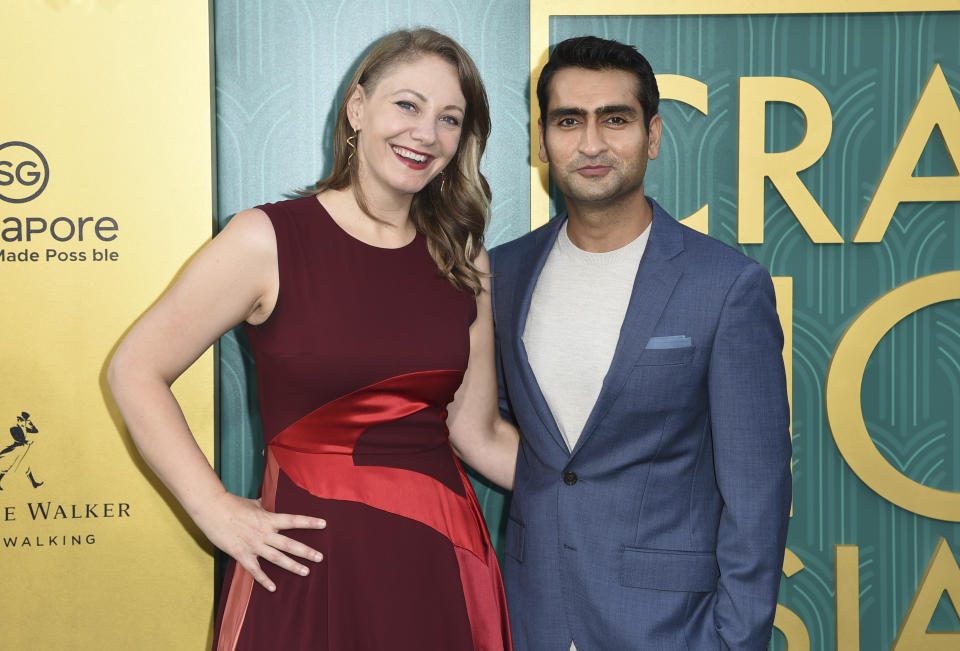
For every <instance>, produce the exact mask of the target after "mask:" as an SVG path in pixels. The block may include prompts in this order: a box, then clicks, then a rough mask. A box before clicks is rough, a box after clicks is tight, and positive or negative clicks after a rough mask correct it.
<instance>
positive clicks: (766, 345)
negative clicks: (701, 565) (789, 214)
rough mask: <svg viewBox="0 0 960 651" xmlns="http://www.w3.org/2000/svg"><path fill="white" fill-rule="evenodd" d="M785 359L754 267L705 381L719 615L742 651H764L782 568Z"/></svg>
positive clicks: (723, 633)
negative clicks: (716, 499)
mask: <svg viewBox="0 0 960 651" xmlns="http://www.w3.org/2000/svg"><path fill="white" fill-rule="evenodd" d="M782 351H783V332H782V330H781V328H780V320H779V317H778V316H777V311H776V298H775V295H774V291H773V282H772V281H771V279H770V275H769V274H768V273H767V271H766V270H765V269H764V268H763V267H761V266H760V265H758V264H751V265H749V266H748V267H746V268H745V269H744V270H743V271H742V272H741V274H740V276H739V277H738V278H737V280H736V281H735V282H734V284H733V286H732V287H731V289H730V291H729V293H728V295H727V297H726V300H725V301H724V305H723V308H722V311H721V314H720V321H719V325H718V328H717V333H716V337H715V339H714V344H713V349H712V351H711V358H710V370H709V378H708V382H709V398H710V418H711V423H712V429H713V448H714V449H713V453H714V463H715V466H716V478H717V486H718V487H719V490H720V494H721V496H722V498H723V510H722V512H721V516H720V526H719V529H718V533H717V562H718V565H719V567H720V579H719V583H718V587H717V604H716V610H715V612H714V615H715V620H716V625H717V630H718V632H719V635H720V638H721V640H723V642H724V644H725V645H726V646H725V648H728V649H735V650H737V651H741V650H743V651H747V650H749V651H753V650H756V651H762V650H765V649H766V648H767V645H768V643H769V640H770V634H771V631H772V625H773V617H774V612H775V611H776V604H777V593H778V590H779V585H780V573H781V570H782V567H783V553H784V546H785V544H786V536H787V523H788V519H789V509H790V499H791V483H792V482H791V476H790V458H791V454H792V451H791V445H790V432H789V407H788V404H787V392H786V376H785V373H784V367H783V357H782Z"/></svg>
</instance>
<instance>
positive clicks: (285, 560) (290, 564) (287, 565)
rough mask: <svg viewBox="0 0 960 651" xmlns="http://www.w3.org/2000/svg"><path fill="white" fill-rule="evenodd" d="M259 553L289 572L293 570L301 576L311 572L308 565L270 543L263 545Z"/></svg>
mask: <svg viewBox="0 0 960 651" xmlns="http://www.w3.org/2000/svg"><path fill="white" fill-rule="evenodd" d="M259 554H260V557H261V558H263V559H264V560H268V561H270V562H271V563H273V564H274V565H276V566H277V567H279V568H282V569H284V570H287V571H288V572H293V573H294V574H299V575H300V576H306V575H308V574H310V569H309V568H308V567H307V566H306V565H303V564H301V563H298V562H297V561H295V560H293V559H292V558H290V557H289V556H287V555H286V554H284V553H283V552H281V551H280V550H279V549H277V548H276V547H273V546H272V545H270V544H269V543H268V544H265V545H264V546H263V548H262V549H261V550H260V552H259ZM268 589H269V588H268Z"/></svg>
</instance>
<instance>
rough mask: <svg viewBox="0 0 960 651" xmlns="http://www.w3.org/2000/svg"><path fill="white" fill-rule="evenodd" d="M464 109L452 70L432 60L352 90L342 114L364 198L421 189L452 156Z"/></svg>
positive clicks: (403, 196)
mask: <svg viewBox="0 0 960 651" xmlns="http://www.w3.org/2000/svg"><path fill="white" fill-rule="evenodd" d="M369 85H370V84H368V86H369ZM466 109H467V102H466V100H465V99H464V97H463V93H462V92H461V90H460V81H459V79H458V77H457V71H456V69H455V68H454V67H453V66H452V65H450V64H449V63H447V62H446V61H444V60H443V59H440V58H439V57H436V56H432V55H427V56H423V57H421V58H419V59H417V60H415V61H411V62H407V63H398V64H396V65H394V66H393V67H392V68H390V69H389V70H388V71H387V72H386V73H385V74H384V75H383V76H382V77H381V78H380V79H379V80H377V81H376V83H375V84H374V85H373V87H372V88H363V87H360V86H358V87H357V90H356V91H355V92H354V94H353V95H352V96H351V98H350V102H349V103H348V112H347V115H348V117H349V119H350V124H351V126H352V127H353V128H354V130H356V131H358V132H359V135H358V137H357V154H356V155H357V156H358V157H359V161H358V162H359V165H360V168H359V171H360V183H361V186H362V188H363V193H364V195H365V196H367V197H368V198H370V199H371V200H373V201H377V199H378V198H379V199H380V200H381V201H393V200H398V199H399V200H409V197H410V196H412V195H413V194H415V193H416V192H419V191H420V190H422V189H423V188H424V186H426V185H427V183H429V182H430V180H431V179H433V177H435V176H436V175H437V174H439V173H440V171H441V170H442V169H443V168H444V167H446V165H447V163H449V162H450V160H451V159H452V158H453V156H454V155H455V154H456V152H457V145H458V144H459V143H460V133H461V131H462V125H463V118H464V114H465V112H466Z"/></svg>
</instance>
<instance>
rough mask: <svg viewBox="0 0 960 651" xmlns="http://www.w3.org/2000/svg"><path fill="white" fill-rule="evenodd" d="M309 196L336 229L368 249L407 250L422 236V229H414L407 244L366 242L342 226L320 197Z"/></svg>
mask: <svg viewBox="0 0 960 651" xmlns="http://www.w3.org/2000/svg"><path fill="white" fill-rule="evenodd" d="M308 198H310V199H313V202H314V203H315V204H316V205H317V207H318V208H319V210H320V213H321V214H322V215H323V216H324V217H326V218H327V219H329V220H330V223H331V224H333V226H334V227H335V228H336V230H337V231H339V232H340V233H342V234H343V236H344V237H345V238H346V239H348V240H351V241H353V242H356V243H357V244H359V245H360V246H363V247H366V248H368V249H373V250H375V251H405V250H408V249H410V248H412V247H413V245H414V244H416V242H417V240H419V239H420V238H421V237H422V234H421V233H420V231H414V235H413V239H412V240H410V241H409V242H407V243H406V244H403V245H402V246H377V245H376V244H370V243H369V242H365V241H363V240H361V239H360V238H359V237H357V236H355V235H352V234H350V233H349V232H348V231H347V229H345V228H344V227H343V226H341V225H340V223H339V222H338V221H337V220H336V219H334V218H333V215H331V214H330V211H329V210H327V208H326V206H324V205H323V203H322V202H321V201H320V199H319V198H318V197H316V196H313V197H308Z"/></svg>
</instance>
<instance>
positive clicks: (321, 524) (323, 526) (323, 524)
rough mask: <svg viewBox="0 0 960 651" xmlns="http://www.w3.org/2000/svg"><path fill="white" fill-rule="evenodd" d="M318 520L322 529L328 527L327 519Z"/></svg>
mask: <svg viewBox="0 0 960 651" xmlns="http://www.w3.org/2000/svg"><path fill="white" fill-rule="evenodd" d="M317 522H318V523H319V526H320V528H321V529H326V528H327V521H326V520H318V521H317Z"/></svg>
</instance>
